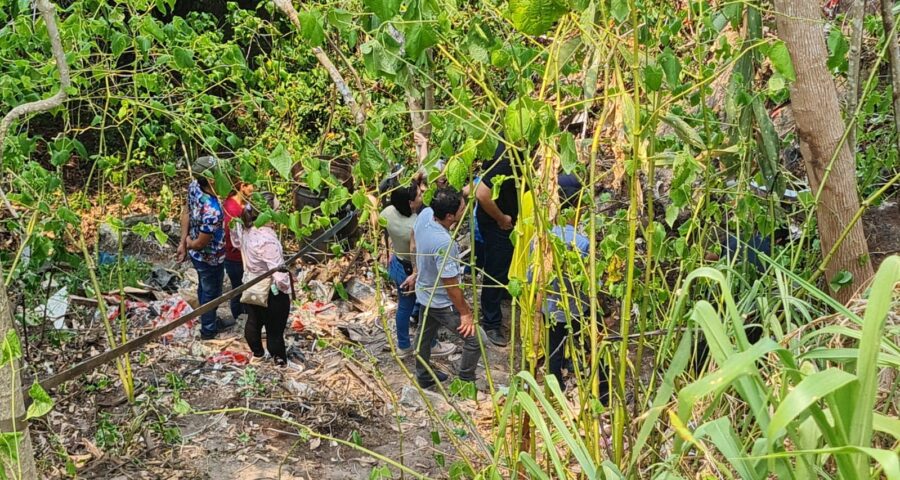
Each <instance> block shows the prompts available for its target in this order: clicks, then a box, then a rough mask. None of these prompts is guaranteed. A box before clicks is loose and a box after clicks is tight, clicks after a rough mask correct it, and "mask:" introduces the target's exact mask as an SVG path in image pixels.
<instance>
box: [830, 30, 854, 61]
mask: <svg viewBox="0 0 900 480" xmlns="http://www.w3.org/2000/svg"><path fill="white" fill-rule="evenodd" d="M849 51H850V42H849V41H847V37H845V36H844V33H843V32H841V29H840V28H832V29H831V31H830V32H828V61H827V62H826V65H827V66H828V69H829V70H831V71H832V72H845V71H847V67H848V60H847V53H848V52H849Z"/></svg>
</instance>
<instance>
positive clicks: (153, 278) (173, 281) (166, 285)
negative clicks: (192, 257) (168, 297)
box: [144, 267, 179, 293]
mask: <svg viewBox="0 0 900 480" xmlns="http://www.w3.org/2000/svg"><path fill="white" fill-rule="evenodd" d="M178 280H179V279H178V275H177V274H176V273H175V272H173V271H171V270H166V269H165V268H162V267H156V268H154V269H153V271H152V272H150V276H149V277H147V279H146V280H144V283H145V284H146V285H147V286H148V287H150V288H154V289H157V290H162V291H164V292H167V293H175V292H176V291H178Z"/></svg>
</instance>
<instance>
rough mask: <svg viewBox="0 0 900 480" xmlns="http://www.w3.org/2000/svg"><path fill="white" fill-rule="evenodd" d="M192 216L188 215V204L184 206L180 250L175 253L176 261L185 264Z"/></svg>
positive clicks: (179, 242)
mask: <svg viewBox="0 0 900 480" xmlns="http://www.w3.org/2000/svg"><path fill="white" fill-rule="evenodd" d="M190 223H191V219H190V215H189V213H188V204H187V203H185V204H184V208H183V209H182V210H181V238H180V239H179V240H178V249H177V250H176V253H175V261H177V262H183V261H184V260H185V259H186V258H187V248H188V247H187V238H188V228H190Z"/></svg>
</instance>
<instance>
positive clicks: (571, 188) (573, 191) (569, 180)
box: [557, 174, 584, 208]
mask: <svg viewBox="0 0 900 480" xmlns="http://www.w3.org/2000/svg"><path fill="white" fill-rule="evenodd" d="M557 182H558V184H559V203H560V206H561V207H562V208H577V207H578V203H579V199H580V197H581V190H582V188H584V187H583V186H582V184H581V180H579V179H578V177H576V176H575V175H571V174H561V175H560V176H559V177H558V179H557Z"/></svg>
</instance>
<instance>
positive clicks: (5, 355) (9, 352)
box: [0, 329, 22, 366]
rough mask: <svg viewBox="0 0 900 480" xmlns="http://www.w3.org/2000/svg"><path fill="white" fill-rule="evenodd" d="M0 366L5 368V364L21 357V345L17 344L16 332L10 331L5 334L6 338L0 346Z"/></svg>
mask: <svg viewBox="0 0 900 480" xmlns="http://www.w3.org/2000/svg"><path fill="white" fill-rule="evenodd" d="M0 348H2V350H0V366H5V365H6V364H7V363H9V362H11V361H13V360H15V359H17V358H19V357H21V356H22V345H21V344H20V343H19V336H18V335H16V331H15V330H13V329H10V330H9V331H7V332H6V337H5V338H4V339H3V344H2V345H0Z"/></svg>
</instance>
